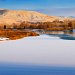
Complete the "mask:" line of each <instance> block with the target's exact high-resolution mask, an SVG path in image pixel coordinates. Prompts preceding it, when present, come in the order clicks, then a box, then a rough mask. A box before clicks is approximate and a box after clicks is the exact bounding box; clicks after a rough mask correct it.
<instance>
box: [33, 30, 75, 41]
mask: <svg viewBox="0 0 75 75" xmlns="http://www.w3.org/2000/svg"><path fill="white" fill-rule="evenodd" d="M34 31H35V32H37V33H39V34H40V35H41V34H47V35H50V37H51V36H52V37H59V38H60V39H63V40H75V31H74V30H73V31H70V30H66V31H47V30H34Z"/></svg>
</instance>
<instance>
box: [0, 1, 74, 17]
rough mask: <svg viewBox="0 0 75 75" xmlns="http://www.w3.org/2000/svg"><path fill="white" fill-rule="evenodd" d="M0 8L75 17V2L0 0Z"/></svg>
mask: <svg viewBox="0 0 75 75" xmlns="http://www.w3.org/2000/svg"><path fill="white" fill-rule="evenodd" d="M0 8H5V9H25V10H35V11H39V12H42V13H45V14H48V15H59V16H64V15H65V16H75V14H74V12H75V0H0ZM55 12H56V13H55ZM65 13H66V14H65Z"/></svg>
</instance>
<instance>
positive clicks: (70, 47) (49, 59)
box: [0, 35, 75, 66]
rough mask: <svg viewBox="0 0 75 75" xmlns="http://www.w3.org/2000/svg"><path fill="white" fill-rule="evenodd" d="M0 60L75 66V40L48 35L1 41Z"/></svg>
mask: <svg viewBox="0 0 75 75" xmlns="http://www.w3.org/2000/svg"><path fill="white" fill-rule="evenodd" d="M0 62H7V63H25V64H37V65H51V66H52V65H53V66H54V65H58V66H75V41H74V40H73V41H71V40H62V39H59V37H50V36H48V35H40V36H37V37H25V38H23V39H20V40H14V41H12V40H9V41H1V42H0Z"/></svg>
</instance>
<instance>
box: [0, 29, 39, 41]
mask: <svg viewBox="0 0 75 75" xmlns="http://www.w3.org/2000/svg"><path fill="white" fill-rule="evenodd" d="M27 36H38V34H37V33H35V32H32V31H25V30H0V37H6V38H9V39H11V40H17V39H21V38H24V37H27Z"/></svg>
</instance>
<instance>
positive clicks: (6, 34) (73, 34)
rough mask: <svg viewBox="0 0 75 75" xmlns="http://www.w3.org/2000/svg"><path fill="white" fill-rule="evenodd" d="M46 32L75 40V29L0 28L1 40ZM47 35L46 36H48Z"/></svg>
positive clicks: (53, 35) (50, 35)
mask: <svg viewBox="0 0 75 75" xmlns="http://www.w3.org/2000/svg"><path fill="white" fill-rule="evenodd" d="M42 34H46V35H49V37H54V38H55V37H56V38H57V37H59V38H60V39H63V40H75V30H73V31H69V30H68V31H67V30H66V31H47V30H42V29H33V30H0V41H5V40H18V39H22V38H24V37H28V36H38V35H42ZM46 35H45V36H46Z"/></svg>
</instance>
